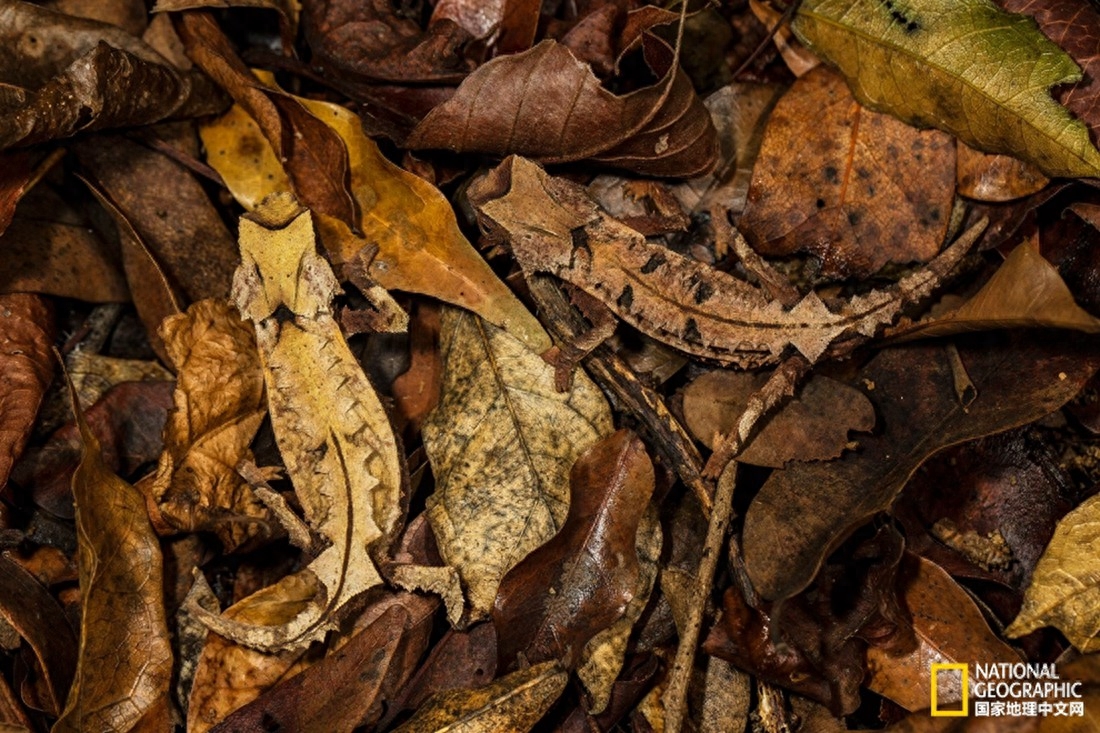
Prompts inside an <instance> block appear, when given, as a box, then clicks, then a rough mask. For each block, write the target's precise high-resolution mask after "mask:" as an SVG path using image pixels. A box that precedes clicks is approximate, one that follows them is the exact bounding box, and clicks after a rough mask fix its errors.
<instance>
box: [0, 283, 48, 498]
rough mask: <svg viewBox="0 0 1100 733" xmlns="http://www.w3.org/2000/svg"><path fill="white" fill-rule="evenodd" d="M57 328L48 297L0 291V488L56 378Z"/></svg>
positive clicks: (5, 480)
mask: <svg viewBox="0 0 1100 733" xmlns="http://www.w3.org/2000/svg"><path fill="white" fill-rule="evenodd" d="M53 329H54V326H53V309H52V308H51V306H50V303H49V301H47V300H45V299H44V298H42V297H40V296H37V295H31V294H29V293H15V294H12V295H0V488H2V487H3V486H4V485H5V484H6V483H7V482H8V474H9V473H10V472H11V468H12V465H13V464H14V463H15V461H16V459H18V458H19V456H20V454H21V453H22V452H23V448H24V447H25V446H26V444H27V439H28V438H29V437H30V434H31V429H32V428H33V427H34V419H35V416H36V415H37V414H38V407H39V405H41V404H42V399H43V397H44V396H45V394H46V388H47V387H49V386H50V381H51V380H52V379H53V370H54V363H53V353H51V351H50V349H51V347H52V346H53V339H54V334H53Z"/></svg>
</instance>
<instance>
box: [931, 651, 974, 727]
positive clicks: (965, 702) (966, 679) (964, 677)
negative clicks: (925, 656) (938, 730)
mask: <svg viewBox="0 0 1100 733" xmlns="http://www.w3.org/2000/svg"><path fill="white" fill-rule="evenodd" d="M969 666H970V665H967V664H933V665H932V716H933V717H936V718H961V717H963V716H965V715H966V714H967V711H968V710H969V704H970V669H969ZM954 671H957V672H958V673H959V676H960V680H959V690H960V692H961V695H962V707H961V708H960V709H959V710H943V709H941V708H940V699H939V673H940V672H954ZM952 687H953V686H952ZM952 691H954V690H952Z"/></svg>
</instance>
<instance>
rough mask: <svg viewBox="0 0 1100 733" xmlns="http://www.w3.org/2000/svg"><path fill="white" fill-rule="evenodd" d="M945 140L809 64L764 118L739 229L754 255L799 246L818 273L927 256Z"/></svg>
mask: <svg viewBox="0 0 1100 733" xmlns="http://www.w3.org/2000/svg"><path fill="white" fill-rule="evenodd" d="M954 142H955V141H954V139H953V138H952V137H951V136H950V135H948V134H946V133H943V132H939V131H937V130H927V131H923V132H919V131H917V130H916V129H914V128H912V127H909V126H908V125H906V124H904V123H903V122H900V121H898V120H896V119H894V118H893V117H890V116H889V115H885V114H880V113H877V112H872V111H870V110H868V109H865V108H863V107H861V106H860V105H859V104H857V103H856V101H855V99H854V98H853V97H852V95H851V92H849V91H848V88H847V86H846V85H845V83H844V79H843V78H842V77H841V76H840V75H839V74H838V73H836V72H835V71H832V70H830V69H827V68H824V67H822V68H820V69H815V70H813V71H812V72H810V73H808V74H807V75H806V76H804V77H802V78H801V79H799V80H798V81H797V82H795V84H794V85H793V86H792V87H791V88H790V90H788V92H787V94H786V95H785V96H784V97H783V98H782V99H780V101H779V103H778V104H777V105H776V107H775V110H774V111H773V112H772V115H771V117H770V118H769V119H768V126H767V129H766V130H765V132H764V140H763V142H762V143H761V148H760V155H759V157H758V158H757V160H756V166H755V167H754V168H753V179H752V184H751V185H750V187H749V193H748V204H747V206H746V209H745V214H744V216H742V217H741V221H740V224H739V225H740V227H741V229H742V230H743V231H744V233H745V236H746V237H747V238H748V239H749V241H750V242H751V243H752V244H753V246H754V247H755V248H756V250H757V251H758V252H760V253H761V254H765V255H789V254H791V253H794V252H799V251H804V252H808V253H810V254H813V255H814V256H816V257H818V258H819V259H820V260H821V270H822V274H823V275H824V276H826V277H847V276H849V275H858V276H861V277H866V276H868V275H871V274H874V273H875V272H877V271H878V270H879V269H880V268H881V267H882V266H883V265H885V264H887V263H891V262H893V263H900V264H904V263H908V262H913V261H919V262H927V261H928V260H929V259H931V258H932V257H933V256H934V255H935V254H936V253H937V252H938V251H939V249H940V244H941V243H942V242H943V239H944V237H945V236H946V234H947V224H948V219H949V218H950V213H951V205H952V199H953V197H954V195H955V145H954Z"/></svg>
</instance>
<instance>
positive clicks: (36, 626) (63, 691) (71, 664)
mask: <svg viewBox="0 0 1100 733" xmlns="http://www.w3.org/2000/svg"><path fill="white" fill-rule="evenodd" d="M0 618H2V619H3V620H4V621H5V622H7V623H8V624H9V625H10V626H11V628H13V629H15V631H16V632H18V634H19V636H21V637H22V638H23V639H25V640H26V642H27V644H28V645H29V646H30V648H31V650H32V651H33V652H34V656H35V658H36V660H37V662H38V664H37V665H36V673H38V674H41V675H42V683H43V684H42V685H38V687H41V688H44V691H45V694H44V695H39V696H38V698H37V699H38V700H39V701H40V702H43V703H45V705H46V712H47V713H49V714H50V715H57V714H58V713H60V712H61V708H62V707H63V706H64V704H65V697H66V695H68V693H69V685H70V684H71V683H72V681H73V673H74V672H75V671H76V634H74V633H73V630H72V627H71V626H69V620H68V619H67V618H65V614H64V612H62V610H61V607H60V606H59V605H57V601H55V600H54V599H53V597H52V596H51V595H50V594H49V592H48V591H47V590H46V589H45V588H43V587H42V585H41V584H40V583H39V582H38V581H36V580H35V579H34V578H33V577H32V576H31V575H30V574H28V573H27V571H26V570H24V569H23V568H21V567H19V565H17V564H16V563H15V562H13V561H12V560H11V559H9V558H8V557H6V556H3V555H0Z"/></svg>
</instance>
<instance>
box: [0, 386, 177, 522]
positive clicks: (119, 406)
mask: <svg viewBox="0 0 1100 733" xmlns="http://www.w3.org/2000/svg"><path fill="white" fill-rule="evenodd" d="M172 386H173V385H172V383H171V382H164V381H150V382H126V383H124V384H120V385H118V386H116V387H112V388H111V389H110V390H108V391H107V393H106V394H104V395H103V398H102V399H100V400H99V401H98V402H96V403H95V404H94V405H92V406H91V407H90V408H88V411H87V412H86V413H85V419H86V420H87V422H88V425H89V426H90V427H91V430H92V434H93V435H95V437H96V440H97V441H99V444H100V446H101V452H102V455H103V461H104V462H105V463H106V465H107V467H108V468H110V470H112V471H114V472H116V473H119V474H122V475H129V474H131V473H133V472H134V471H135V470H137V469H138V468H139V467H140V466H142V465H143V464H146V463H149V462H151V461H155V460H156V459H157V456H158V455H160V451H161V448H162V447H163V445H164V442H163V440H162V439H161V433H162V432H163V430H164V423H165V421H166V420H167V418H168V411H169V410H170V409H171V408H172ZM80 454H81V440H80V431H79V430H78V428H77V426H76V425H73V424H69V425H66V426H65V427H62V428H58V429H57V430H56V431H55V432H54V434H53V435H52V436H50V439H49V440H48V441H47V442H46V444H45V445H43V446H40V447H35V448H32V449H30V450H28V451H27V453H26V454H25V455H24V457H23V459H22V460H21V461H20V462H19V463H18V464H16V466H15V469H14V470H13V471H12V481H14V482H15V483H17V484H19V485H20V486H22V487H24V488H25V489H27V490H28V491H29V492H30V497H31V499H32V500H33V501H34V503H35V504H36V505H37V506H39V507H41V508H42V509H45V510H46V511H47V512H49V513H50V514H52V515H54V516H56V517H64V518H66V519H71V518H72V517H73V494H72V488H71V487H72V479H73V473H74V472H75V471H76V467H77V465H78V464H79V463H80Z"/></svg>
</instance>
